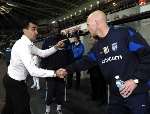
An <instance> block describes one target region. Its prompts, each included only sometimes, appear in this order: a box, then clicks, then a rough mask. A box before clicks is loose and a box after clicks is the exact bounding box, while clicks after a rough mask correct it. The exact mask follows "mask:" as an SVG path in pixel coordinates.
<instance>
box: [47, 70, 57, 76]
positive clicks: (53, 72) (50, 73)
mask: <svg viewBox="0 0 150 114" xmlns="http://www.w3.org/2000/svg"><path fill="white" fill-rule="evenodd" d="M47 73H48V77H56V74H55V71H54V70H48V72H47Z"/></svg>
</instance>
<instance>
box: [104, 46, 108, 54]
mask: <svg viewBox="0 0 150 114" xmlns="http://www.w3.org/2000/svg"><path fill="white" fill-rule="evenodd" d="M103 52H104V54H107V53H109V47H108V46H106V47H103Z"/></svg>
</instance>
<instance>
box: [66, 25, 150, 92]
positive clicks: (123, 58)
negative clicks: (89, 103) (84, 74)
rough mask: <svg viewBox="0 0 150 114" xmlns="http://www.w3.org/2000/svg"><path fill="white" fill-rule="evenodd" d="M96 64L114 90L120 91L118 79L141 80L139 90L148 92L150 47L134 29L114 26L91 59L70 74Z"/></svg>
mask: <svg viewBox="0 0 150 114" xmlns="http://www.w3.org/2000/svg"><path fill="white" fill-rule="evenodd" d="M93 61H96V62H97V63H98V64H99V66H100V68H101V71H102V74H103V76H104V78H105V79H106V81H107V82H108V83H109V84H110V85H111V91H112V92H116V91H118V89H117V87H116V85H115V78H114V77H115V76H116V75H120V78H121V79H122V80H124V81H126V80H128V79H135V78H137V79H139V80H140V83H139V84H138V87H137V88H136V90H135V93H137V92H145V91H147V88H146V85H145V82H146V81H148V80H149V74H150V47H149V45H148V44H147V43H146V41H145V40H144V39H143V38H142V37H141V35H140V34H139V33H137V32H136V31H135V30H134V29H132V28H130V27H119V26H118V27H111V28H110V30H109V32H108V34H107V35H106V37H105V38H104V39H98V40H97V42H96V43H95V45H94V46H93V48H92V49H91V51H90V52H89V54H88V55H87V56H84V57H83V58H82V59H81V60H79V61H77V62H75V63H74V64H72V65H70V66H68V67H67V70H68V72H74V71H76V70H86V69H88V68H90V67H92V66H93V65H94V64H93Z"/></svg>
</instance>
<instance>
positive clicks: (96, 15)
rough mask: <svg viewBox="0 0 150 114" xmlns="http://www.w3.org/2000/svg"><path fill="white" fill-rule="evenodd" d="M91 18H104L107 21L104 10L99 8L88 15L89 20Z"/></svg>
mask: <svg viewBox="0 0 150 114" xmlns="http://www.w3.org/2000/svg"><path fill="white" fill-rule="evenodd" d="M89 19H95V20H102V19H103V20H105V21H106V15H105V13H104V12H103V11H100V10H97V11H94V12H93V13H91V14H90V15H89V16H88V20H89Z"/></svg>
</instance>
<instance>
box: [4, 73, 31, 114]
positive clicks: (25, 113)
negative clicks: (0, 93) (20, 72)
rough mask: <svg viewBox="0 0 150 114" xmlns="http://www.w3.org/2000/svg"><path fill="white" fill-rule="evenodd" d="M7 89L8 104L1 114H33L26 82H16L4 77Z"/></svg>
mask: <svg viewBox="0 0 150 114" xmlns="http://www.w3.org/2000/svg"><path fill="white" fill-rule="evenodd" d="M3 81H4V86H5V88H6V104H5V106H4V108H3V110H2V113H1V114H31V112H30V104H29V101H30V97H29V94H28V91H27V85H26V83H25V82H24V81H16V80H14V79H12V78H10V77H9V76H8V75H6V76H4V79H3Z"/></svg>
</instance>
